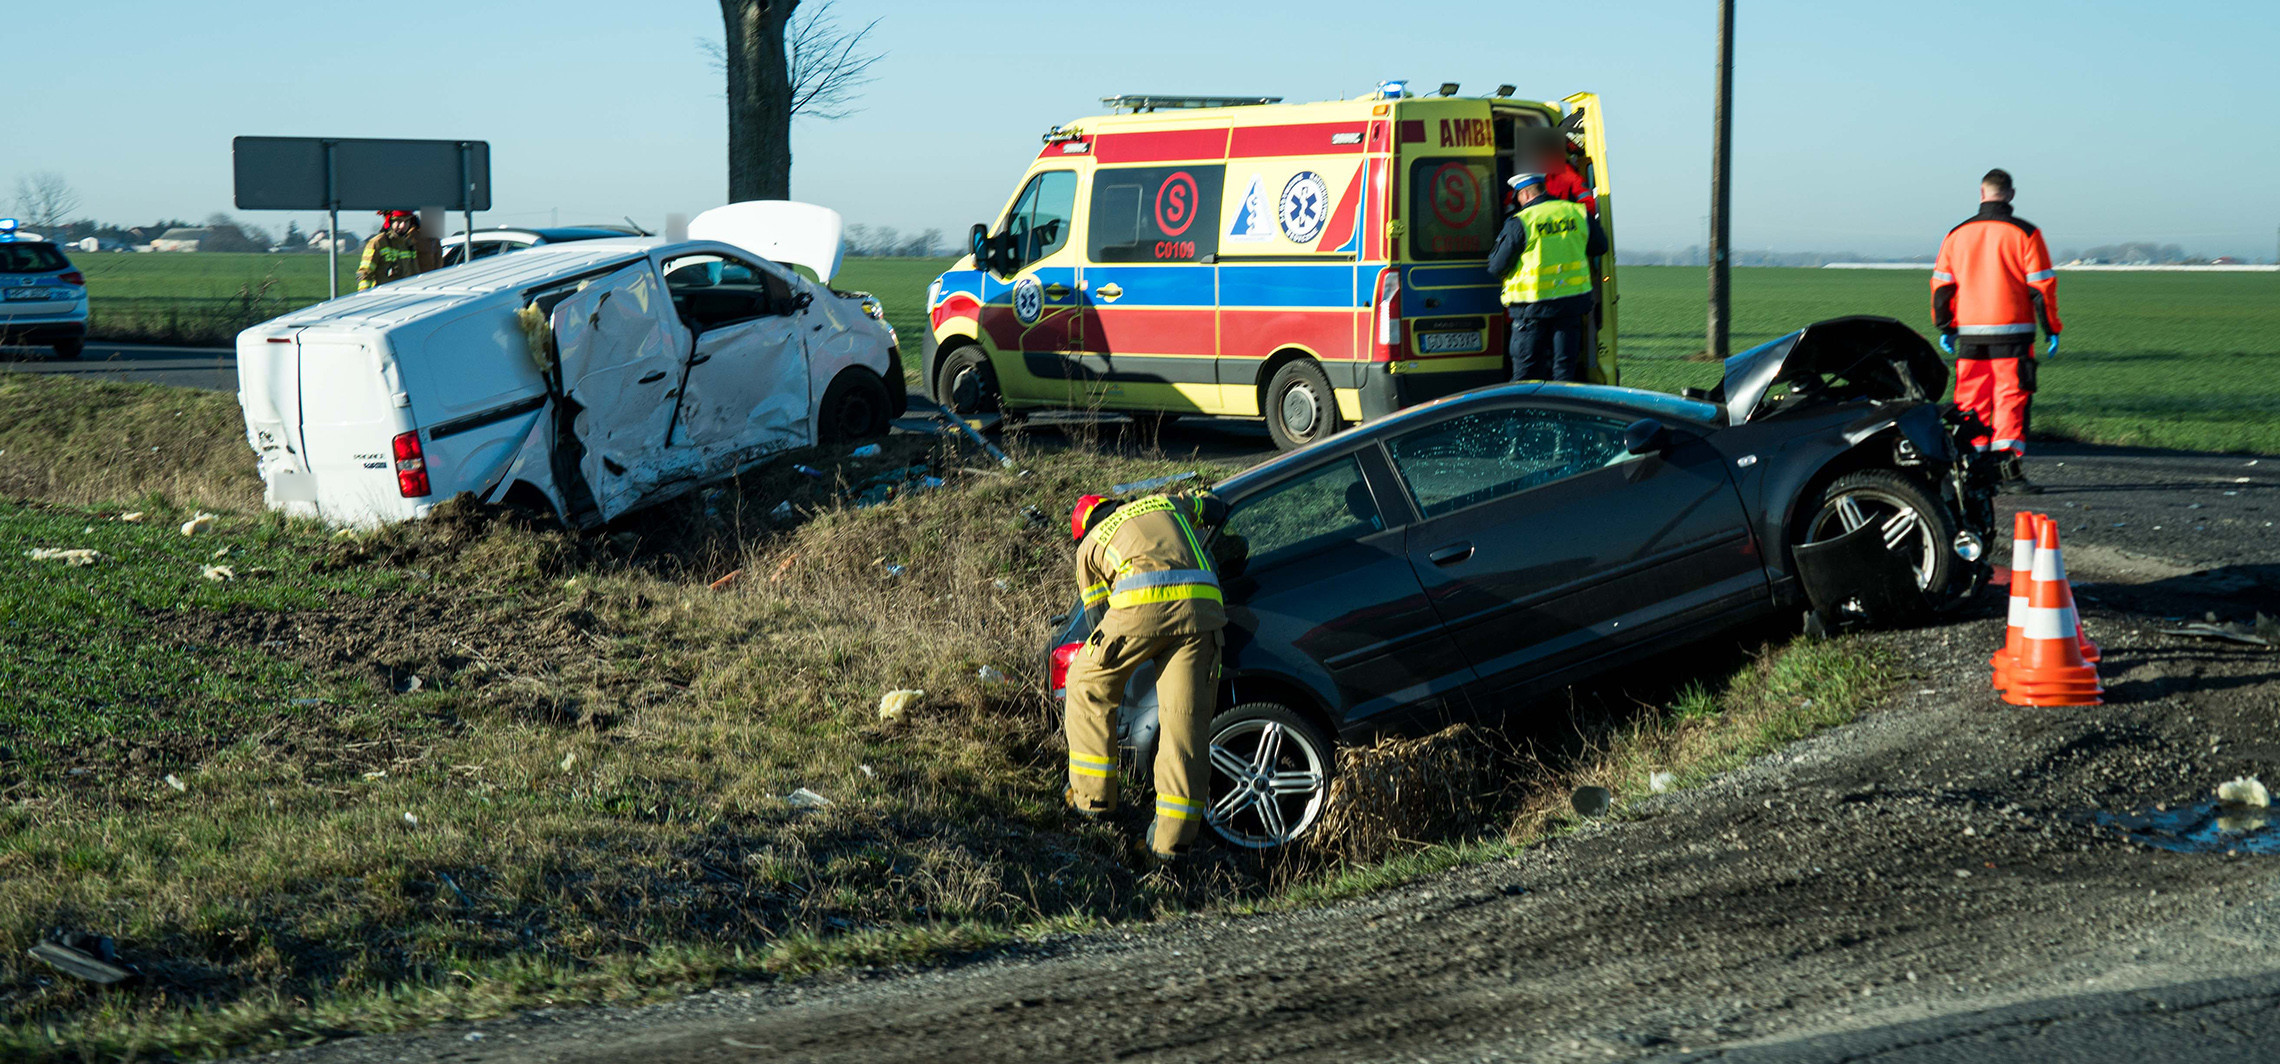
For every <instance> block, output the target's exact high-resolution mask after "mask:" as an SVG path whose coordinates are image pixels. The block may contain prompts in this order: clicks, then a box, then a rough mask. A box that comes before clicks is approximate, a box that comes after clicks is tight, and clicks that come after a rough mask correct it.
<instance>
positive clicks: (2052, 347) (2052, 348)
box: [2043, 333, 2058, 358]
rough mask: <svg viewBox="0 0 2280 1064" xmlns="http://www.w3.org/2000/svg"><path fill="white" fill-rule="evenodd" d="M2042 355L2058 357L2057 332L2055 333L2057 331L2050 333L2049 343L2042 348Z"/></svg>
mask: <svg viewBox="0 0 2280 1064" xmlns="http://www.w3.org/2000/svg"><path fill="white" fill-rule="evenodd" d="M2043 357H2044V358H2057V357H2058V334H2057V333H2052V334H2050V343H2049V345H2048V346H2046V347H2044V348H2043Z"/></svg>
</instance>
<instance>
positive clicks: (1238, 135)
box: [1227, 122, 1363, 159]
mask: <svg viewBox="0 0 2280 1064" xmlns="http://www.w3.org/2000/svg"><path fill="white" fill-rule="evenodd" d="M1362 130H1363V127H1362V126H1359V125H1356V124H1354V123H1352V122H1309V123H1305V124H1302V125H1289V126H1236V127H1235V135H1234V137H1233V139H1232V140H1230V141H1229V142H1228V145H1227V157H1228V158H1230V159H1260V158H1266V157H1268V156H1275V155H1349V154H1360V153H1361V150H1362ZM1341 133H1343V134H1346V136H1345V137H1343V138H1340V137H1339V136H1338V134H1341ZM1341 140H1343V143H1341V142H1340V141H1341Z"/></svg>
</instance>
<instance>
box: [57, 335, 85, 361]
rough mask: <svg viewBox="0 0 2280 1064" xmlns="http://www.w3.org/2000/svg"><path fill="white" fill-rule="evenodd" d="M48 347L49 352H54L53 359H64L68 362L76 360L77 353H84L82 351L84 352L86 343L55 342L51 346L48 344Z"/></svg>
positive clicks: (72, 341) (71, 341) (80, 341)
mask: <svg viewBox="0 0 2280 1064" xmlns="http://www.w3.org/2000/svg"><path fill="white" fill-rule="evenodd" d="M48 346H49V350H52V351H54V352H55V357H57V358H60V359H65V360H67V361H68V360H71V359H76V358H78V357H79V353H80V352H81V351H84V350H86V349H87V341H85V340H57V341H56V342H55V343H53V344H50V345H48Z"/></svg>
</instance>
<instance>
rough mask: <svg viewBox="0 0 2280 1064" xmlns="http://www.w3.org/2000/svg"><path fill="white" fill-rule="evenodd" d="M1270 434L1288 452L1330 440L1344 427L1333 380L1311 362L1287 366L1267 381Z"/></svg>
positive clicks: (1266, 407)
mask: <svg viewBox="0 0 2280 1064" xmlns="http://www.w3.org/2000/svg"><path fill="white" fill-rule="evenodd" d="M1266 398H1267V401H1266V403H1265V404H1263V407H1262V409H1261V411H1260V412H1261V413H1263V414H1265V415H1266V416H1267V434H1268V435H1270V436H1273V437H1274V438H1275V446H1276V447H1279V448H1281V449H1283V450H1285V451H1288V450H1294V449H1296V448H1299V447H1304V446H1306V445H1307V444H1310V443H1313V442H1315V441H1317V440H1322V439H1327V438H1329V436H1330V434H1331V433H1333V432H1336V431H1338V430H1339V429H1340V428H1343V427H1344V426H1343V425H1342V424H1341V423H1340V422H1339V420H1338V396H1337V393H1335V392H1333V391H1331V390H1330V378H1328V377H1325V376H1323V375H1322V367H1320V366H1317V365H1315V364H1314V363H1313V361H1312V360H1310V359H1303V358H1302V359H1299V360H1297V361H1295V362H1289V363H1286V364H1284V366H1283V368H1281V369H1278V370H1276V371H1275V375H1274V379H1273V380H1270V381H1268V382H1267V397H1266Z"/></svg>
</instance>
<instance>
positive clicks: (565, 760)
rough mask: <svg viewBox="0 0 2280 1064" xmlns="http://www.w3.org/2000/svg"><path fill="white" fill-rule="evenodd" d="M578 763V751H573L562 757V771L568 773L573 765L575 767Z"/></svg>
mask: <svg viewBox="0 0 2280 1064" xmlns="http://www.w3.org/2000/svg"><path fill="white" fill-rule="evenodd" d="M577 763H578V751H576V750H572V751H570V752H569V753H567V754H564V755H562V771H564V772H568V771H570V766H572V765H575V764H577Z"/></svg>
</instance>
